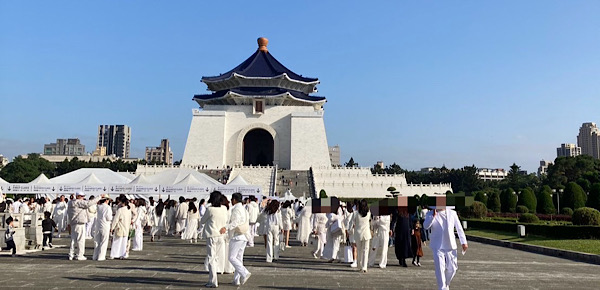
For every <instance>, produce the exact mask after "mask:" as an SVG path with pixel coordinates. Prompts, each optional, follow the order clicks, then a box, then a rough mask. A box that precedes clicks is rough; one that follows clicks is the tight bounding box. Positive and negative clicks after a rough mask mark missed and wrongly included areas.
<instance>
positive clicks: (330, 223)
mask: <svg viewBox="0 0 600 290" xmlns="http://www.w3.org/2000/svg"><path fill="white" fill-rule="evenodd" d="M343 220H344V217H343V213H342V211H341V208H338V213H337V214H336V213H329V214H327V225H326V226H327V243H325V250H324V251H323V252H324V253H325V254H324V255H323V257H324V258H325V259H328V260H329V262H330V263H331V262H333V261H334V260H336V259H337V257H338V252H339V251H340V243H341V242H342V241H343V240H344V232H345V229H344V222H343Z"/></svg>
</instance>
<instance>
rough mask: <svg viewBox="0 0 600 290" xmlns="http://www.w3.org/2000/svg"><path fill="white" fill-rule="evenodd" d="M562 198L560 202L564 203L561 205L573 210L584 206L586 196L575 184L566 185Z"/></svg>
mask: <svg viewBox="0 0 600 290" xmlns="http://www.w3.org/2000/svg"><path fill="white" fill-rule="evenodd" d="M562 198H563V199H562V200H561V201H564V204H563V205H564V206H566V207H570V208H572V209H573V210H576V209H578V208H580V207H584V206H585V201H586V194H585V192H584V191H583V188H581V186H579V184H577V183H575V182H569V183H567V186H566V187H565V192H564V194H563V196H562Z"/></svg>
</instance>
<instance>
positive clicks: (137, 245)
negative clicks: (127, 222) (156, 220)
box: [131, 199, 146, 251]
mask: <svg viewBox="0 0 600 290" xmlns="http://www.w3.org/2000/svg"><path fill="white" fill-rule="evenodd" d="M136 202H137V207H136V209H137V215H136V217H135V220H134V221H133V226H134V228H135V236H134V237H133V246H132V247H131V250H132V251H141V250H143V249H144V223H145V221H146V201H145V200H143V199H138V200H137V201H136Z"/></svg>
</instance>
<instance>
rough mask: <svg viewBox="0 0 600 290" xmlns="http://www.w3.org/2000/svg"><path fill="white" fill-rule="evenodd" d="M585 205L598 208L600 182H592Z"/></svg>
mask: <svg viewBox="0 0 600 290" xmlns="http://www.w3.org/2000/svg"><path fill="white" fill-rule="evenodd" d="M586 206H587V207H591V208H595V209H597V210H600V183H594V184H592V187H591V189H590V196H589V197H588V200H587V202H586Z"/></svg>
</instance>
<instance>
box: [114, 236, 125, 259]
mask: <svg viewBox="0 0 600 290" xmlns="http://www.w3.org/2000/svg"><path fill="white" fill-rule="evenodd" d="M110 257H111V258H113V259H118V258H125V257H127V237H117V236H113V242H112V246H111V247H110Z"/></svg>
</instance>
